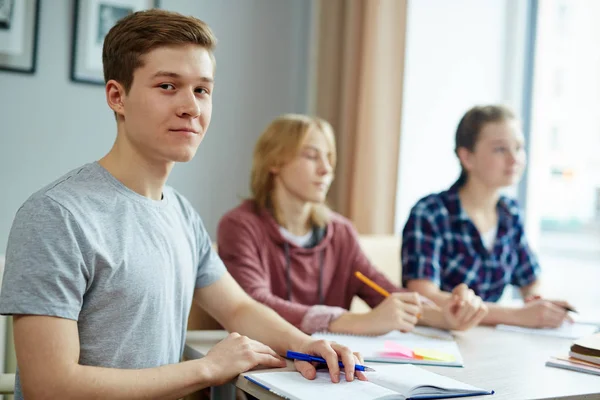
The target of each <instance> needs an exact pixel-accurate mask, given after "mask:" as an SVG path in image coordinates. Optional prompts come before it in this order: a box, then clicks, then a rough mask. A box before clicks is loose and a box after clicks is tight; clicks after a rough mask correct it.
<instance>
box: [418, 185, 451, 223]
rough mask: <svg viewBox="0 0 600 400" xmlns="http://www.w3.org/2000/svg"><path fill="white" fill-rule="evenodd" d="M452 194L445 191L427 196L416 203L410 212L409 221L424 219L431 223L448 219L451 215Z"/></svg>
mask: <svg viewBox="0 0 600 400" xmlns="http://www.w3.org/2000/svg"><path fill="white" fill-rule="evenodd" d="M451 197H452V194H451V193H449V192H447V191H445V192H440V193H432V194H429V195H427V196H425V197H423V198H421V199H419V201H417V202H416V203H415V205H414V206H413V207H412V209H411V211H410V217H409V219H426V220H428V221H430V222H431V223H435V221H437V220H439V219H440V218H441V219H446V218H448V217H449V216H450V215H451V213H452V204H451V200H452V199H451Z"/></svg>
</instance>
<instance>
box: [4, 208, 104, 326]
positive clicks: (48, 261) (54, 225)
mask: <svg viewBox="0 0 600 400" xmlns="http://www.w3.org/2000/svg"><path fill="white" fill-rule="evenodd" d="M86 248H87V246H86V239H85V237H84V235H83V232H82V230H81V228H80V226H79V225H78V223H77V221H76V220H75V218H74V217H73V215H72V214H71V213H70V212H69V211H68V210H66V209H65V208H64V207H63V206H61V205H60V204H59V203H57V202H56V201H54V200H53V199H51V198H49V197H47V196H42V197H38V198H35V199H30V200H28V201H27V202H25V204H24V205H23V206H22V207H21V208H20V209H19V211H18V212H17V214H16V217H15V220H14V222H13V225H12V228H11V231H10V235H9V238H8V245H7V251H6V266H5V271H4V279H3V282H2V289H1V291H0V313H1V314H4V315H14V314H31V315H47V316H54V317H60V318H66V319H71V320H77V319H78V318H79V313H80V311H81V307H82V304H83V297H84V294H85V292H86V290H87V287H88V285H89V282H91V281H92V272H91V271H92V269H91V267H90V266H89V265H86V261H85V256H84V254H85V251H86Z"/></svg>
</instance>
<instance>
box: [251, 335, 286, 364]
mask: <svg viewBox="0 0 600 400" xmlns="http://www.w3.org/2000/svg"><path fill="white" fill-rule="evenodd" d="M249 340H250V342H249V344H250V347H251V348H252V350H253V351H255V352H257V353H263V354H270V355H272V356H273V357H277V358H279V359H281V360H283V358H281V357H280V356H279V354H277V352H276V351H275V350H273V349H272V348H270V347H269V346H267V345H266V344H264V343H261V342H258V341H256V340H252V339H249Z"/></svg>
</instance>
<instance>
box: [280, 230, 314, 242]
mask: <svg viewBox="0 0 600 400" xmlns="http://www.w3.org/2000/svg"><path fill="white" fill-rule="evenodd" d="M279 232H281V235H282V236H283V237H284V238H286V239H287V240H289V241H290V242H292V243H294V244H295V245H296V246H300V247H306V246H308V244H309V243H311V241H312V238H313V235H314V234H315V231H314V229H311V230H310V231H308V233H307V234H305V235H302V236H298V235H294V234H293V233H292V232H290V231H288V230H287V229H285V228H284V227H283V226H280V227H279Z"/></svg>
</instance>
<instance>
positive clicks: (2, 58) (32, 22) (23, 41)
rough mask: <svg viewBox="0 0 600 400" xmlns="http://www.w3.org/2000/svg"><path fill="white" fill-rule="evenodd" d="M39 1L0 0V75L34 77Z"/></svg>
mask: <svg viewBox="0 0 600 400" xmlns="http://www.w3.org/2000/svg"><path fill="white" fill-rule="evenodd" d="M39 26H40V0H0V71H7V72H17V73H21V74H34V73H35V71H36V66H37V48H38V40H39V39H38V36H39Z"/></svg>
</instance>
